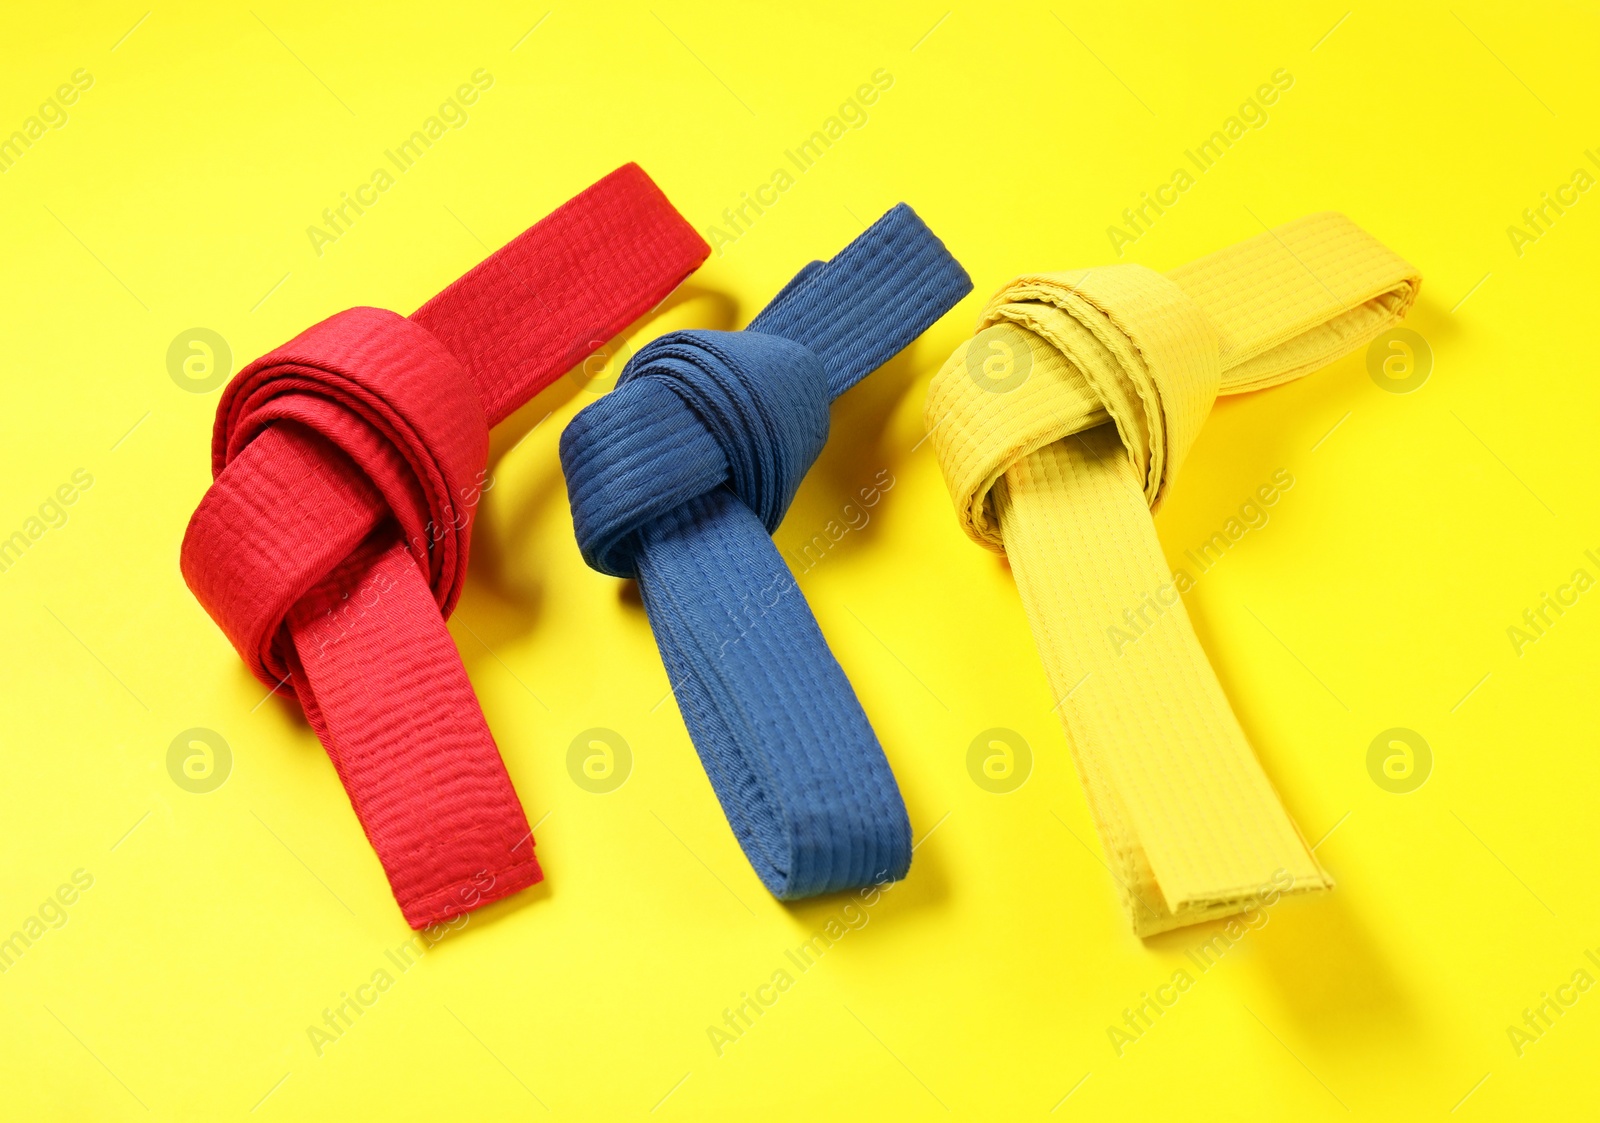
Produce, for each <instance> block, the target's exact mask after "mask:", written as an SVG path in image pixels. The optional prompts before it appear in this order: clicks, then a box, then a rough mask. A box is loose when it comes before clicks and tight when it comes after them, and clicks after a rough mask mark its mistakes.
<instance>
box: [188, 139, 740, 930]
mask: <svg viewBox="0 0 1600 1123" xmlns="http://www.w3.org/2000/svg"><path fill="white" fill-rule="evenodd" d="M709 253H710V248H709V247H708V246H707V245H706V243H705V242H704V241H703V240H702V239H701V238H700V236H699V235H698V234H696V233H695V231H694V229H693V228H692V227H691V226H690V225H689V224H688V223H687V222H686V221H684V219H683V217H682V216H681V215H679V214H678V212H677V211H676V210H674V209H673V207H672V204H671V203H669V202H668V201H667V198H666V196H665V195H663V194H662V193H661V190H660V189H659V188H658V187H657V186H656V185H655V184H654V183H653V182H652V181H651V179H650V177H649V176H647V175H645V173H644V172H643V171H642V170H641V169H640V168H639V167H638V166H637V165H635V164H628V165H626V166H624V167H622V168H619V169H617V170H616V171H615V172H612V173H611V174H610V175H608V176H606V177H605V178H604V179H602V180H601V181H600V182H599V183H596V184H595V185H594V186H593V187H590V188H589V189H588V190H586V191H584V192H583V193H582V194H580V195H578V196H577V197H576V198H574V199H572V200H571V201H570V202H568V203H566V204H564V205H562V206H561V207H560V208H559V209H557V210H556V211H555V212H554V213H552V214H551V215H550V216H549V217H548V218H546V219H544V220H543V221H542V222H539V223H538V224H537V225H535V226H533V227H532V228H531V229H529V230H527V231H526V232H525V233H523V234H521V235H520V236H518V237H517V238H516V239H515V240H513V241H512V242H510V243H509V244H507V245H506V246H504V247H503V248H502V249H500V250H499V251H498V252H497V253H495V254H494V255H492V256H491V257H489V258H488V259H487V260H486V261H484V262H482V263H481V264H480V265H478V266H477V267H476V268H474V269H473V270H472V271H471V272H469V273H467V274H466V275H465V276H464V277H462V278H461V279H460V280H458V281H456V282H455V283H454V284H452V285H450V286H449V287H448V288H446V289H445V290H444V291H443V292H441V293H440V294H439V295H438V296H436V297H434V298H433V299H432V300H430V301H428V303H427V304H425V305H423V306H422V308H420V309H419V310H418V311H417V312H416V313H415V314H414V315H412V316H411V317H410V318H409V319H408V318H406V317H404V316H401V315H398V314H397V313H394V312H387V311H384V310H382V309H378V308H352V309H349V310H348V311H345V312H340V313H339V314H338V315H336V316H331V317H329V318H328V319H326V320H324V321H322V322H321V323H320V324H317V325H316V326H315V327H312V328H309V329H307V330H306V331H304V332H302V333H301V334H299V335H297V336H296V337H295V338H293V339H291V340H290V341H289V342H288V343H285V344H284V345H283V346H282V347H279V348H278V349H277V350H275V351H273V352H271V353H270V354H268V355H265V356H263V357H262V358H260V359H257V360H256V361H255V362H253V363H251V364H250V365H249V366H247V367H245V368H244V369H243V370H241V371H240V372H239V373H238V374H237V375H236V376H235V377H234V378H233V380H232V382H230V383H229V384H228V387H227V389H226V390H225V391H224V392H223V395H222V399H221V401H220V402H219V403H218V405H217V420H216V426H215V429H214V431H213V435H212V446H211V462H212V474H213V476H214V482H213V483H212V484H211V487H210V488H209V489H208V490H207V492H206V494H205V498H204V499H202V500H201V502H200V505H199V507H198V508H197V509H196V510H195V513H194V517H193V518H192V519H190V521H189V529H188V532H187V533H186V534H185V535H184V540H183V554H182V567H183V575H184V579H185V580H186V581H188V583H189V588H190V589H191V590H192V591H193V592H194V595H195V597H196V598H197V599H198V600H199V601H200V603H201V604H202V605H204V606H205V609H206V611H207V612H209V613H210V614H211V618H212V619H213V620H215V621H216V622H217V625H218V626H219V627H220V628H221V629H222V630H223V631H224V632H225V633H226V634H227V636H228V638H229V639H230V640H231V641H232V642H233V646H234V647H235V648H236V649H238V652H239V655H240V656H241V657H242V658H243V659H244V661H245V662H246V663H247V664H249V666H250V669H251V670H252V671H254V672H255V674H256V677H257V678H259V679H261V681H262V682H263V683H266V684H268V685H270V686H273V687H274V689H276V688H278V687H281V686H284V685H286V684H288V685H290V686H291V688H292V689H293V691H294V693H295V695H296V696H297V697H298V698H299V700H300V705H301V706H302V707H303V708H304V710H305V715H306V720H307V721H308V722H310V724H311V728H312V729H314V730H315V731H316V734H317V737H318V738H319V739H320V740H321V741H322V744H323V747H324V748H326V749H327V751H328V756H329V757H330V758H332V760H333V765H334V768H335V769H337V770H338V773H339V779H340V780H341V781H342V782H343V784H344V787H345V791H346V792H347V793H349V796H350V804H351V806H352V807H354V808H355V812H356V817H357V818H358V819H360V820H361V827H362V829H363V830H365V831H366V834H367V840H368V841H369V842H371V843H372V848H373V849H374V850H375V851H377V854H378V858H379V860H380V861H382V863H383V868H384V872H385V873H386V874H387V875H388V877H389V885H390V887H391V888H392V889H393V891H394V896H395V900H396V901H397V902H399V905H400V911H401V912H402V913H404V915H405V918H406V920H407V922H408V923H410V925H411V926H412V927H413V928H425V927H427V926H429V925H432V924H437V923H440V922H441V921H444V920H448V919H450V918H452V917H455V916H459V915H460V914H462V913H465V912H469V911H471V910H472V909H475V908H477V907H479V906H481V905H485V904H488V903H489V902H491V901H496V900H499V899H500V898H502V897H506V896H509V895H510V894H512V893H515V892H517V891H518V890H521V889H525V888H526V887H528V886H529V885H532V884H534V883H535V882H537V881H539V880H540V879H541V878H542V877H543V876H544V874H543V872H542V871H541V870H540V869H539V863H538V862H537V861H536V860H535V858H534V855H533V835H532V831H531V830H530V829H529V827H528V818H527V816H526V815H525V814H524V813H523V810H522V804H521V803H520V802H518V800H517V795H516V792H515V791H514V790H513V789H512V787H511V778H510V777H509V776H508V775H507V774H506V768H505V763H504V762H503V761H502V760H501V759H500V751H499V749H498V748H497V747H496V745H495V742H494V738H493V736H491V735H490V733H489V726H488V723H487V722H486V721H485V720H484V716H483V710H482V708H481V707H480V706H479V704H478V699H477V696H476V695H475V694H474V693H473V691H472V684H471V683H470V682H469V681H468V680H467V672H466V668H465V667H464V666H462V663H461V655H460V653H459V652H458V651H457V650H456V646H455V643H454V641H453V640H452V639H451V637H450V633H449V631H448V630H447V629H446V627H445V620H446V619H447V618H448V617H449V615H450V613H451V611H452V610H453V609H454V607H455V604H456V600H457V599H458V598H459V597H460V595H461V590H462V585H463V583H464V580H465V576H466V570H467V549H468V543H469V541H470V539H471V534H472V518H473V512H474V509H475V508H476V506H477V502H478V497H479V494H480V492H481V490H482V489H483V486H484V481H485V476H486V471H487V469H486V465H487V462H488V454H489V427H490V426H492V425H495V424H497V423H498V422H500V421H503V420H504V419H505V418H506V417H508V416H509V415H510V414H511V413H512V412H513V411H515V410H516V409H517V408H518V407H519V406H521V405H522V404H523V403H525V402H526V401H528V399H530V398H532V397H533V396H534V395H535V394H536V393H538V392H539V391H540V390H542V389H544V388H545V387H546V386H548V385H550V384H551V383H552V382H553V381H555V380H556V379H557V378H559V377H560V376H561V375H562V373H564V372H565V371H567V370H569V369H570V368H571V367H573V366H574V365H575V364H576V363H577V362H579V361H581V360H582V359H583V358H585V357H586V356H588V355H589V354H590V353H591V352H593V351H594V350H595V349H596V348H598V347H599V346H601V345H602V344H603V343H605V341H606V340H608V339H610V338H612V337H613V336H614V335H616V334H617V332H619V331H621V330H622V329H623V328H624V327H626V326H627V325H628V324H629V323H631V322H633V321H634V320H635V319H637V318H638V317H639V316H641V315H643V314H644V313H645V312H648V311H649V310H650V309H651V308H653V307H655V306H656V305H657V304H659V303H660V302H661V301H662V300H663V299H665V298H666V297H667V296H668V295H669V294H670V293H671V292H672V290H673V289H674V288H676V287H677V286H678V285H679V284H680V283H681V282H682V281H683V279H684V278H685V277H687V276H688V275H689V274H690V273H692V272H694V270H695V269H696V268H697V267H698V266H699V265H700V263H701V262H702V261H704V260H705V258H706V256H707V254H709Z"/></svg>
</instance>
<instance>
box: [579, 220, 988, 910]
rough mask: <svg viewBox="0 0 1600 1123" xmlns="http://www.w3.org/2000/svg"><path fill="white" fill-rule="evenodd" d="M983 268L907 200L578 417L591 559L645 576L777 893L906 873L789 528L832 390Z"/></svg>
mask: <svg viewBox="0 0 1600 1123" xmlns="http://www.w3.org/2000/svg"><path fill="white" fill-rule="evenodd" d="M970 291H972V281H971V279H970V278H969V277H968V276H967V274H966V271H965V270H964V269H962V268H961V266H960V264H959V263H958V262H957V261H956V260H955V258H953V257H951V256H950V253H949V251H948V250H946V249H945V247H944V244H943V243H942V242H940V241H939V239H938V238H937V237H935V236H934V234H933V232H932V231H931V230H929V229H928V228H927V226H925V225H924V224H923V222H922V220H921V219H920V218H918V217H917V215H916V212H915V211H913V210H912V209H911V208H910V207H908V206H906V205H905V204H904V203H902V204H900V205H899V206H896V207H895V208H894V209H893V210H891V211H889V213H888V214H886V215H884V216H883V217H882V218H880V219H879V220H878V221H877V222H875V223H874V224H873V225H872V226H871V228H870V229H868V230H867V231H866V232H865V233H864V234H862V235H861V236H860V237H859V238H857V239H856V240H855V241H853V242H851V243H850V244H849V245H848V246H846V247H845V248H844V250H843V251H842V252H840V254H839V255H838V256H837V257H835V258H834V259H833V260H832V261H829V262H826V263H824V262H820V261H813V262H811V263H810V264H809V265H807V266H806V267H805V268H804V269H802V270H800V272H799V273H798V274H797V275H796V276H795V277H794V279H793V280H791V281H790V282H789V283H788V284H787V285H785V286H784V287H783V290H782V291H781V292H779V293H778V295H777V296H776V297H774V298H773V300H772V303H770V304H769V305H767V307H766V308H765V309H764V310H763V311H762V313H761V314H760V315H759V316H757V317H756V318H755V320H754V321H753V322H752V323H751V324H750V326H749V327H748V328H746V329H745V330H744V331H735V332H721V331H678V332H672V333H670V334H668V335H664V336H662V337H660V338H659V339H656V340H654V341H653V342H651V343H650V344H649V345H647V346H646V347H644V348H642V349H641V350H640V351H639V352H638V353H637V354H636V355H634V357H633V359H632V361H630V362H629V363H628V365H627V366H626V368H624V370H623V372H622V375H621V377H620V378H619V379H618V380H617V387H616V389H615V390H613V391H612V392H611V393H610V394H608V395H606V396H605V397H604V398H602V399H601V400H600V401H598V402H596V403H594V404H593V405H590V406H588V407H587V408H585V409H584V410H582V411H581V412H580V413H579V414H578V415H577V417H575V418H573V420H572V423H571V424H570V425H568V426H567V429H566V431H565V432H564V433H562V434H561V467H562V470H563V472H564V473H565V474H566V478H567V493H568V496H569V498H570V499H571V503H572V521H573V524H574V527H575V529H576V531H577V537H578V546H579V548H580V549H581V550H582V552H583V559H584V561H586V562H588V563H589V565H590V566H591V567H592V568H594V569H597V570H599V571H600V572H602V573H609V574H611V575H612V576H614V577H634V578H637V580H638V582H639V593H640V596H641V598H642V599H643V601H644V607H645V611H646V612H647V613H648V615H649V617H650V627H651V629H652V631H653V632H654V633H655V637H656V644H657V645H658V646H659V647H660V649H661V659H662V662H663V663H665V664H666V669H667V677H668V679H669V680H670V681H671V683H672V689H673V691H674V693H676V695H677V697H678V708H679V710H680V711H681V712H682V714H683V720H684V724H685V725H687V726H688V728H689V735H690V737H691V738H692V739H693V741H694V745H695V749H696V750H697V751H698V752H699V754H700V760H701V762H702V763H703V764H704V765H705V770H706V775H707V776H708V777H710V779H711V786H712V787H713V788H714V789H715V790H716V793H717V798H718V799H719V800H720V801H721V803H722V810H723V812H724V813H725V814H726V815H727V817H728V822H729V824H730V825H732V827H733V833H734V834H735V836H737V838H738V839H739V844H740V845H741V846H742V847H744V852H745V854H746V855H747V856H748V857H749V859H750V863H751V865H753V866H754V867H755V870H756V873H757V874H759V875H760V877H761V880H762V882H763V883H764V884H765V885H766V886H767V888H768V889H769V890H770V891H771V892H772V894H773V895H774V896H776V897H779V898H782V899H793V898H798V897H811V896H816V895H818V894H821V893H830V892H834V891H836V890H841V889H851V888H857V887H861V886H866V885H870V884H875V883H880V882H884V881H890V880H898V879H900V878H902V877H904V876H905V874H906V870H907V869H908V868H910V865H911V824H910V822H909V820H908V819H907V817H906V808H905V803H904V801H903V800H902V799H901V798H900V790H899V788H898V787H897V786H896V784H895V779H894V773H893V772H892V771H890V768H889V762H888V760H887V759H886V758H885V757H884V754H883V747H882V746H881V745H879V743H878V738H877V735H876V734H874V733H873V731H872V726H871V725H870V724H869V723H868V721H867V715H866V714H865V712H863V710H862V708H861V703H860V702H859V701H858V700H857V698H856V695H855V691H854V690H852V689H851V687H850V681H849V680H848V679H847V678H846V677H845V674H844V670H843V669H842V668H841V667H840V666H839V662H838V660H836V659H835V658H834V657H833V653H832V652H831V651H829V650H828V644H827V641H825V640H824V639H823V638H822V632H821V630H820V629H819V628H818V627H817V622H816V618H815V617H813V616H812V614H811V609H810V606H809V605H807V604H806V601H805V597H804V596H803V595H802V594H801V592H800V590H799V589H798V588H797V587H796V584H795V580H794V577H793V575H792V574H791V573H790V572H789V568H788V566H787V565H785V564H784V560H783V557H782V556H781V555H780V554H779V553H778V548H777V546H776V545H774V544H773V541H772V537H771V536H772V532H773V531H774V530H776V529H777V526H778V524H779V523H780V522H781V521H782V520H783V516H784V512H785V511H787V510H788V509H789V504H790V502H791V501H792V500H793V499H794V494H795V491H796V490H797V489H798V488H799V486H800V481H801V480H802V479H804V478H805V474H806V472H807V471H808V470H809V469H810V467H811V465H812V462H813V461H815V460H816V458H817V455H818V454H819V453H820V452H821V451H822V446H823V444H824V443H825V442H826V441H827V438H828V407H829V404H830V403H831V402H832V401H833V399H834V398H837V397H838V396H839V395H840V394H842V393H844V392H845V391H846V390H848V389H849V388H850V387H852V386H854V385H855V384H856V383H857V382H859V381H861V379H863V378H865V377H866V376H867V375H868V374H870V373H871V372H872V371H874V370H876V369H877V368H878V367H880V366H882V365H883V364H884V363H885V362H887V361H888V360H889V359H890V358H892V357H893V356H894V355H895V354H896V353H898V352H899V351H900V350H901V349H902V348H904V347H905V346H906V345H907V344H909V343H910V342H911V341H912V340H913V339H915V338H916V337H917V336H918V335H921V334H922V333H923V332H924V331H926V330H927V329H928V328H929V327H930V326H931V325H932V324H933V323H934V321H936V320H937V319H938V318H939V317H940V316H942V315H944V313H945V312H947V311H948V310H949V309H950V308H951V307H952V306H953V305H954V304H955V303H956V302H957V301H958V300H960V299H961V298H962V297H963V296H965V295H966V294H967V293H968V292H970Z"/></svg>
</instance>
